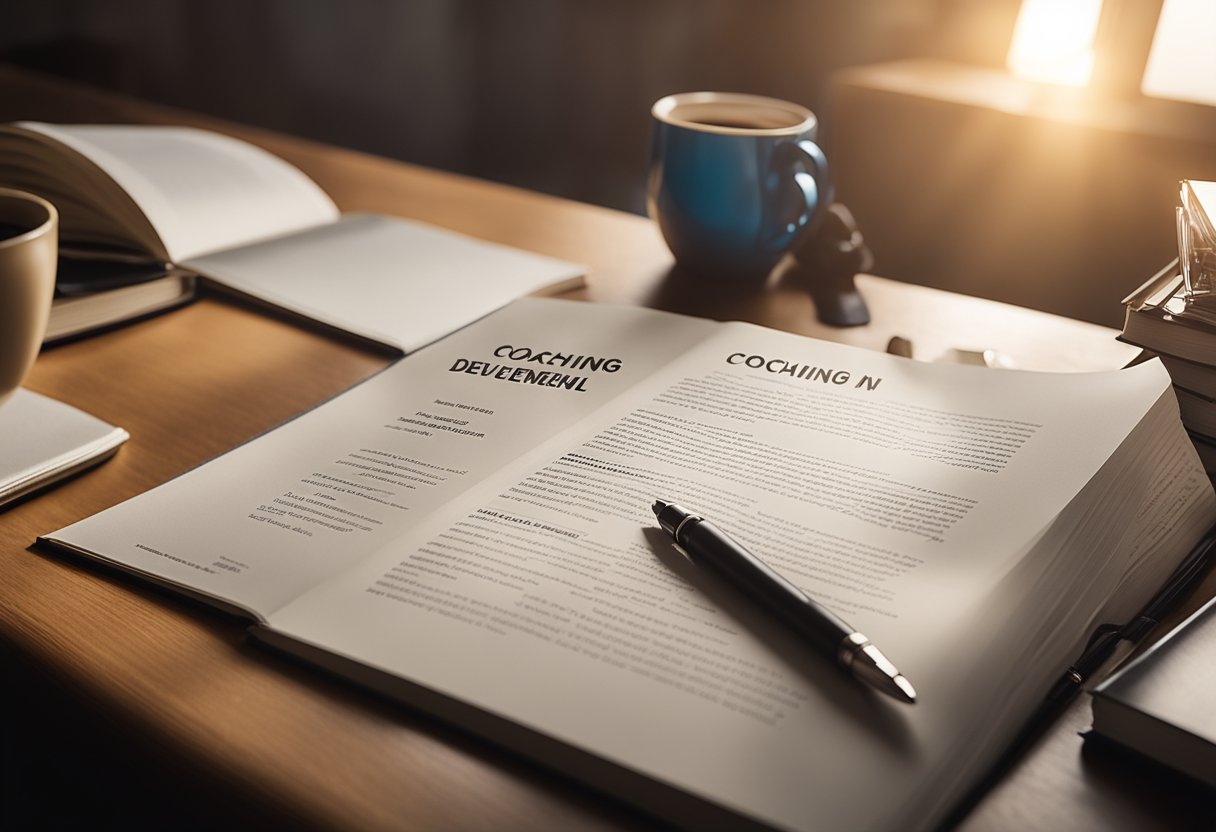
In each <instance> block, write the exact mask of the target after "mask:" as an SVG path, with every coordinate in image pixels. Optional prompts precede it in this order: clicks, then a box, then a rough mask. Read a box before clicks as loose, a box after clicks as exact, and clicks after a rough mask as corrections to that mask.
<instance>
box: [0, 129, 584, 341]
mask: <svg viewBox="0 0 1216 832" xmlns="http://www.w3.org/2000/svg"><path fill="white" fill-rule="evenodd" d="M0 183H3V184H6V185H9V186H12V187H17V188H22V189H25V190H28V191H32V192H34V193H37V194H40V195H42V196H44V197H46V198H47V199H49V200H50V201H51V202H53V203H54V204H55V206H56V207H57V208H58V209H59V213H60V239H61V255H62V256H63V257H64V259H65V260H67V259H69V258H98V259H107V260H109V261H111V262H117V263H123V262H128V263H130V265H131V268H132V271H135V272H137V271H139V270H140V269H141V268H142V269H146V266H147V264H148V263H149V262H151V263H153V264H160V265H161V266H162V267H165V268H167V267H168V266H170V265H172V266H176V267H178V269H177V270H176V271H171V272H170V273H169V274H168V275H166V276H165V277H161V278H158V281H159V282H158V286H159V289H158V290H156V291H152V290H145V291H127V292H125V293H123V294H122V295H120V296H118V297H112V298H110V300H109V301H108V302H109V304H110V306H109V307H108V308H107V307H104V306H103V304H101V303H99V304H96V305H94V306H93V307H91V308H90V310H88V311H90V312H92V311H93V310H96V311H95V313H94V317H93V318H86V319H85V320H86V324H85V325H91V324H94V323H97V324H101V323H105V322H107V321H106V320H95V318H96V317H98V316H100V317H101V318H102V319H107V318H108V319H110V320H117V319H121V317H116V316H123V317H131V316H132V315H136V314H140V313H141V312H145V311H151V310H152V309H159V308H164V307H167V306H171V305H173V300H174V298H181V299H184V298H185V297H187V296H188V295H189V293H190V292H191V291H192V288H193V284H192V282H191V281H190V280H189V279H187V278H185V277H183V275H182V270H185V271H188V272H194V273H197V274H198V275H201V276H203V277H206V278H208V279H209V280H210V281H212V282H213V283H214V284H215V285H218V286H220V287H223V288H226V289H228V290H230V291H234V292H237V293H240V294H242V295H246V296H249V297H251V298H255V299H257V300H259V301H262V302H266V303H269V304H272V305H274V306H276V307H279V308H281V309H284V310H287V311H288V312H291V313H295V314H298V315H302V316H304V317H306V318H309V319H311V320H314V321H317V322H320V323H322V324H325V325H328V326H332V327H336V328H338V329H340V330H343V331H344V332H347V333H350V334H353V335H356V336H360V337H362V338H366V339H370V340H372V341H375V342H377V343H380V344H384V345H387V346H389V347H392V348H395V349H398V350H401V351H404V352H409V351H412V350H414V349H417V348H418V347H420V346H422V345H423V344H427V343H430V342H431V341H433V340H435V339H436V338H440V337H442V336H444V335H446V334H447V333H449V332H451V331H452V330H455V329H458V328H459V327H461V326H463V325H465V324H467V323H469V322H470V321H473V320H476V319H477V318H479V317H481V316H482V315H485V314H486V313H488V312H492V311H493V310H495V309H497V308H498V307H500V306H502V305H503V304H504V303H507V302H509V301H511V300H513V299H514V298H516V297H519V296H521V295H525V294H528V293H530V292H536V291H540V290H547V291H561V290H564V289H568V288H572V287H573V286H577V285H579V283H580V282H581V275H582V267H580V266H576V265H574V264H571V263H565V262H561V261H558V260H553V259H551V258H548V257H543V256H541V255H537V254H531V253H527V252H522V251H518V250H515V249H512V248H508V247H505V246H500V245H495V244H492V243H487V242H483V241H480V240H474V239H472V238H470V237H465V236H462V235H459V234H454V233H452V232H449V231H444V230H441V229H438V228H434V227H431V226H426V225H421V224H418V223H414V222H408V221H405V220H401V219H394V218H389V217H384V216H379V215H370V214H351V215H345V216H341V215H339V213H338V209H337V208H336V207H335V206H334V203H333V202H332V201H331V200H330V198H329V197H328V196H326V194H325V193H324V192H323V191H322V190H321V189H320V188H319V187H317V185H316V184H315V183H314V182H312V180H310V179H309V178H308V177H306V176H305V175H304V174H303V173H302V172H300V171H299V170H297V169H296V168H294V167H292V166H291V165H289V164H288V163H287V162H285V161H283V160H282V159H279V158H278V157H276V156H274V155H272V154H270V153H267V152H266V151H264V150H261V149H260V148H257V147H254V146H253V145H250V144H247V143H245V142H242V141H239V140H237V139H233V138H230V137H228V136H223V135H220V134H218V133H210V132H207V131H203V130H197V129H193V128H188V127H161V126H146V125H138V126H131V125H123V126H116V125H71V126H68V125H50V124H41V123H34V122H22V123H19V124H16V125H10V126H7V127H0ZM99 295H100V293H99ZM73 301H74V302H73ZM60 306H64V307H66V306H71V307H73V314H75V315H76V316H77V317H78V318H79V317H80V316H81V314H82V312H83V311H85V310H84V309H83V306H84V305H83V304H82V303H81V302H80V299H79V298H71V299H68V298H65V299H64V302H63V303H61V304H60ZM58 313H60V309H58V308H57V309H56V310H54V311H53V312H52V321H51V332H52V333H53V334H63V333H65V332H66V334H74V333H75V332H77V331H79V327H80V326H82V324H79V323H76V322H75V321H74V322H73V324H72V325H71V326H68V325H66V324H64V323H62V322H58V321H56V320H55V317H56V315H57V314H58ZM64 314H66V313H64Z"/></svg>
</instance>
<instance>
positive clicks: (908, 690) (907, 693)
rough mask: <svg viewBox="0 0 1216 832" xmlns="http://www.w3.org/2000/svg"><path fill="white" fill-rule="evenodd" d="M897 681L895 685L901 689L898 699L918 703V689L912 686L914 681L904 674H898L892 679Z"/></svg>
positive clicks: (910, 703) (912, 703) (911, 703)
mask: <svg viewBox="0 0 1216 832" xmlns="http://www.w3.org/2000/svg"><path fill="white" fill-rule="evenodd" d="M891 681H892V682H894V683H895V687H896V688H897V689H898V690H899V694H900V695H897V696H896V698H897V699H901V700H903V701H904V702H907V703H908V704H909V705H914V704H916V689H915V688H913V687H912V683H911V682H909V681H908V680H907V679H905V678H904V677H903V676H902V675H901V676H896V677H895V678H894V679H892V680H891Z"/></svg>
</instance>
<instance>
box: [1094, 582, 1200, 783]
mask: <svg viewBox="0 0 1216 832" xmlns="http://www.w3.org/2000/svg"><path fill="white" fill-rule="evenodd" d="M1214 696H1216V599H1213V600H1211V601H1209V602H1208V603H1207V604H1205V605H1204V606H1203V608H1202V609H1200V610H1199V611H1198V612H1196V613H1195V614H1194V615H1192V616H1191V617H1190V618H1188V619H1187V620H1186V621H1184V622H1183V623H1182V624H1180V625H1179V626H1178V627H1177V628H1176V629H1174V630H1173V631H1172V632H1171V633H1170V634H1169V635H1167V636H1166V637H1165V638H1164V639H1162V640H1161V641H1160V642H1159V643H1157V644H1156V645H1155V646H1154V647H1153V648H1152V649H1150V650H1149V651H1148V652H1147V653H1145V654H1144V655H1143V656H1141V657H1140V658H1139V659H1138V660H1136V661H1135V662H1133V663H1131V664H1129V665H1128V666H1127V667H1125V668H1123V669H1122V670H1121V671H1119V672H1118V673H1116V674H1115V675H1114V676H1112V677H1111V678H1110V679H1108V680H1107V681H1106V682H1104V683H1103V684H1101V685H1100V686H1099V687H1098V688H1096V689H1095V690H1094V694H1093V697H1094V698H1093V710H1094V726H1093V730H1094V733H1095V734H1096V735H1098V736H1101V737H1105V738H1106V739H1109V740H1114V741H1115V742H1117V743H1119V744H1121V745H1123V746H1126V747H1128V748H1131V749H1132V750H1134V751H1137V752H1139V753H1141V754H1144V755H1146V756H1148V757H1151V758H1152V759H1154V760H1156V761H1158V762H1160V763H1164V764H1165V765H1167V766H1170V767H1171V768H1174V769H1176V770H1178V771H1180V772H1183V773H1184V774H1187V775H1189V776H1191V777H1193V778H1195V779H1196V780H1199V781H1200V782H1203V783H1206V784H1207V785H1209V786H1213V787H1216V708H1214V707H1213V704H1212V703H1213V697H1214Z"/></svg>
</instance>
